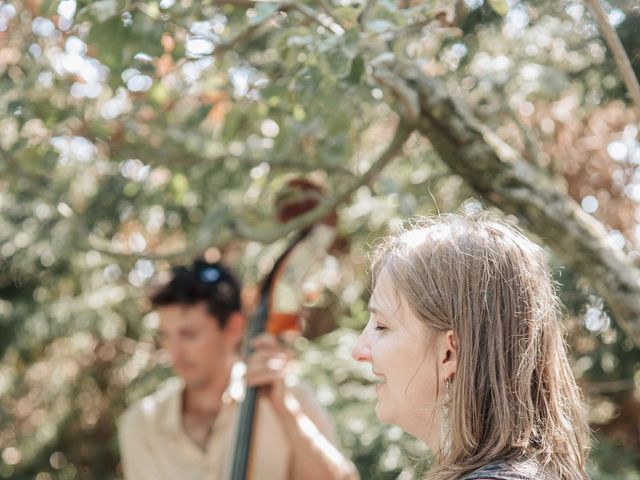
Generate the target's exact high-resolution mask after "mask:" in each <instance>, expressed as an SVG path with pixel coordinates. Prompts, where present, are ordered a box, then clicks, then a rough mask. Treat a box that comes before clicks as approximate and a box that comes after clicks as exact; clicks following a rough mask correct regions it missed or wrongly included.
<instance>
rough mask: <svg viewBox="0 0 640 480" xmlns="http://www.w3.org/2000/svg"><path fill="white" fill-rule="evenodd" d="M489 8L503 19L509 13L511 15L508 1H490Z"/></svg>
mask: <svg viewBox="0 0 640 480" xmlns="http://www.w3.org/2000/svg"><path fill="white" fill-rule="evenodd" d="M489 6H490V7H491V9H492V10H493V11H494V12H496V13H497V14H498V15H500V16H501V17H504V16H505V15H506V14H507V13H509V2H508V0H489Z"/></svg>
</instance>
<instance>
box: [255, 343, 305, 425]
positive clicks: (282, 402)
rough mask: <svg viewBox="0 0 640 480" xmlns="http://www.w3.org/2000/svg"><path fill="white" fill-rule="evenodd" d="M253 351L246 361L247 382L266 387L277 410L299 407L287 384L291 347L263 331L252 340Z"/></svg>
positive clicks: (282, 410) (266, 393)
mask: <svg viewBox="0 0 640 480" xmlns="http://www.w3.org/2000/svg"><path fill="white" fill-rule="evenodd" d="M251 347H252V348H253V352H252V353H251V355H250V356H249V358H248V359H247V361H246V364H247V373H246V382H247V385H248V386H252V387H264V392H265V395H266V396H267V398H268V399H269V400H270V401H271V403H272V404H273V407H274V408H275V410H276V411H277V412H279V413H283V412H284V411H285V410H286V409H289V410H291V408H295V404H296V403H297V402H295V401H292V400H294V399H293V396H292V395H291V393H290V391H289V388H288V386H287V382H286V380H287V377H290V374H291V372H290V370H291V360H292V357H291V351H290V349H289V348H288V347H287V346H286V345H285V344H284V343H283V342H282V341H281V340H279V339H278V337H276V336H274V335H272V334H269V333H263V334H261V335H259V336H257V337H256V338H254V339H253V340H252V342H251Z"/></svg>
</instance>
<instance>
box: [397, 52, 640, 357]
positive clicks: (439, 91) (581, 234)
mask: <svg viewBox="0 0 640 480" xmlns="http://www.w3.org/2000/svg"><path fill="white" fill-rule="evenodd" d="M393 70H394V73H395V74H396V75H398V76H399V77H400V78H402V79H403V80H404V82H405V83H406V84H407V86H408V87H410V88H411V89H412V90H414V91H416V92H417V93H418V97H419V104H420V115H419V119H418V121H417V126H416V128H417V129H418V131H420V132H421V133H422V134H423V135H425V136H426V137H427V138H428V139H429V140H430V141H431V143H432V145H433V147H434V149H435V150H436V151H437V152H438V154H439V156H440V158H441V159H442V160H443V161H444V162H445V163H446V164H447V165H448V166H449V167H450V168H451V170H452V171H453V172H455V173H456V174H458V175H460V176H461V177H462V178H463V179H464V180H465V181H466V182H467V183H468V184H469V185H470V186H471V187H472V188H473V189H474V190H475V191H476V192H477V193H478V194H479V195H481V196H482V198H483V199H485V200H487V201H488V202H490V203H492V204H493V205H495V206H496V207H498V208H499V209H500V210H502V211H504V212H506V213H512V214H514V215H516V216H517V217H518V218H520V219H521V221H522V223H523V226H524V227H525V228H527V229H528V230H530V231H531V232H532V233H535V234H536V235H538V236H539V237H540V238H541V239H542V240H543V241H544V242H545V243H547V244H548V245H549V246H550V247H551V248H553V249H554V251H555V252H556V253H557V254H558V256H559V257H560V258H562V259H563V261H564V262H566V264H567V265H568V266H570V267H571V268H572V269H574V270H575V271H576V272H577V273H579V274H581V275H583V276H584V277H585V278H586V279H588V280H589V282H590V284H591V285H592V286H593V287H594V288H595V290H596V291H597V292H598V293H599V294H600V295H601V296H602V298H603V299H604V300H605V302H606V303H607V306H608V307H609V309H610V311H611V312H612V314H613V317H614V320H615V321H616V322H617V323H618V325H619V326H620V327H621V328H622V330H623V331H624V332H625V333H626V334H627V335H628V336H629V338H631V339H632V340H633V341H634V343H635V344H636V345H638V346H640V270H638V269H637V268H636V267H635V266H634V265H633V262H632V261H631V260H630V258H629V257H628V255H627V254H626V252H625V251H622V250H618V249H616V248H613V247H612V246H611V245H610V244H609V243H608V241H607V230H606V228H605V227H604V225H602V224H601V223H600V222H599V221H597V220H596V219H595V218H593V217H592V216H590V215H589V214H587V213H585V212H584V211H583V210H582V209H581V208H580V206H579V205H578V204H577V203H576V202H575V201H574V200H573V199H572V198H571V197H569V196H568V195H567V193H566V191H564V190H563V189H561V188H559V187H558V186H557V185H556V184H554V183H553V181H552V179H551V177H550V176H549V174H548V173H547V172H545V171H543V170H541V169H540V168H538V167H536V166H534V165H532V164H531V163H529V162H527V161H526V160H525V159H524V158H523V157H522V155H520V154H519V153H518V152H517V151H516V150H514V149H513V148H511V147H510V146H509V145H507V144H506V143H505V142H503V141H502V140H501V139H500V138H499V137H498V136H497V135H496V134H494V133H493V132H491V131H490V130H489V129H488V128H486V127H485V126H484V125H482V124H481V122H480V121H479V120H478V119H477V118H475V117H474V116H473V114H472V113H471V111H470V109H469V107H467V106H466V105H465V104H464V103H463V102H461V101H460V100H459V99H457V98H455V97H453V96H452V95H450V94H449V93H448V91H447V88H446V86H445V84H444V82H443V81H442V80H440V79H438V78H432V77H428V76H426V75H425V74H424V73H423V72H422V71H421V70H420V69H419V67H417V66H415V65H406V64H399V63H396V64H394V66H393Z"/></svg>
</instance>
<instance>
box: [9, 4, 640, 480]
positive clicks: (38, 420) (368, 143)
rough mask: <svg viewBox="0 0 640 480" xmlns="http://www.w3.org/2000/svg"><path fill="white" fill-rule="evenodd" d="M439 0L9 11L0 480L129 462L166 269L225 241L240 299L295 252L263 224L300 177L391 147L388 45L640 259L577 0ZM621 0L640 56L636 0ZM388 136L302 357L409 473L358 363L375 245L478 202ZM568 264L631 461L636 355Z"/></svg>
mask: <svg viewBox="0 0 640 480" xmlns="http://www.w3.org/2000/svg"><path fill="white" fill-rule="evenodd" d="M450 3H451V2H438V1H435V0H431V1H425V2H417V1H404V2H392V1H388V0H377V1H369V2H357V1H350V0H340V1H319V2H310V1H309V2H283V3H277V2H253V1H250V0H228V1H206V2H193V1H191V0H181V1H174V0H162V1H160V2H158V1H155V0H154V1H147V2H140V1H136V2H132V1H128V0H100V1H97V2H85V1H75V0H63V1H60V2H52V1H42V0H25V1H23V2H14V3H9V2H0V45H1V46H0V111H1V112H5V113H4V114H3V115H2V116H0V132H2V133H1V134H0V172H1V177H0V211H1V213H2V214H1V215H0V259H1V260H0V355H1V356H2V364H1V366H0V445H1V446H2V447H0V448H2V450H1V451H0V476H3V477H5V478H9V477H11V478H25V479H26V478H38V479H39V480H45V479H50V478H76V477H77V478H87V479H90V478H100V479H103V478H116V477H117V476H118V474H119V473H118V467H117V463H118V454H117V445H116V440H115V437H114V431H115V430H114V429H115V419H116V418H117V416H118V415H119V413H120V412H121V411H122V409H123V408H124V407H125V405H127V404H129V403H130V402H131V401H132V400H133V399H135V398H139V397H140V396H142V395H143V394H145V393H147V392H149V391H151V390H152V389H153V388H154V387H155V386H156V385H157V383H158V382H159V381H160V380H161V379H162V378H164V377H166V376H167V375H168V374H169V372H168V371H167V369H166V368H165V367H164V366H163V362H162V357H161V355H159V354H158V353H157V352H156V351H155V347H154V339H153V329H154V326H155V324H156V322H157V319H156V317H155V316H154V315H153V314H149V313H147V312H148V305H147V302H146V301H145V294H146V292H147V291H148V288H149V286H150V285H151V282H152V279H153V278H155V275H156V273H157V272H164V271H166V270H167V268H168V265H169V264H170V263H172V262H178V261H188V259H190V258H191V257H193V256H194V255H196V254H205V255H207V256H209V257H212V258H214V257H216V256H219V255H222V256H223V257H224V258H225V259H226V260H227V261H229V262H230V263H233V264H234V265H235V266H236V267H237V269H238V270H239V272H240V273H241V274H242V276H243V277H244V278H245V279H247V286H248V290H251V288H253V287H254V286H255V282H257V281H258V280H259V279H260V278H261V277H262V276H263V275H264V273H265V272H266V271H267V270H268V268H269V266H270V263H271V262H272V261H273V258H274V256H275V255H276V253H277V252H278V251H279V250H280V249H281V248H282V246H283V243H284V239H283V238H282V239H279V240H278V241H276V242H273V243H271V244H264V243H263V242H260V241H259V240H260V238H261V234H263V233H264V232H265V231H273V230H272V229H273V226H274V225H273V224H274V221H273V220H272V219H273V218H274V212H273V208H272V207H271V205H272V204H273V199H274V197H275V196H276V195H277V192H278V191H279V190H280V188H281V187H282V185H283V184H284V183H285V181H286V179H287V178H289V177H290V176H291V175H293V174H296V175H307V176H310V177H312V178H314V179H316V180H318V181H320V182H321V183H323V184H324V185H326V187H327V191H328V192H339V191H341V190H342V189H344V188H345V185H351V184H354V185H356V186H358V185H359V184H358V182H359V179H361V178H362V176H363V175H364V174H365V173H366V172H367V170H368V169H369V168H370V167H371V165H373V164H374V160H375V159H376V157H377V155H378V154H379V153H380V152H381V151H382V150H383V148H384V147H385V146H386V145H387V144H388V142H389V141H390V140H391V137H392V132H393V126H394V124H395V122H396V118H397V114H398V113H402V102H401V101H400V100H399V99H398V97H397V96H396V95H395V93H394V92H393V90H392V89H390V88H387V87H388V86H387V85H384V84H383V83H381V82H380V79H379V78H376V77H375V76H374V72H373V67H374V66H375V65H376V64H377V62H380V61H381V60H384V59H385V58H386V57H388V56H389V55H391V54H393V55H396V56H397V57H400V58H405V59H407V60H410V61H412V62H416V63H417V64H419V65H420V66H421V68H422V69H423V71H425V72H426V73H428V74H429V75H433V76H440V77H442V78H444V79H446V81H447V82H448V84H449V87H450V90H451V91H452V92H455V95H456V96H457V97H459V99H460V100H461V101H464V102H466V103H467V104H468V105H469V106H471V107H472V108H473V110H474V112H475V113H476V114H477V115H478V116H479V117H480V118H481V119H482V121H483V122H485V123H486V125H488V126H490V127H491V128H492V129H493V130H494V131H495V132H496V133H497V134H498V135H500V137H501V138H503V139H504V140H506V141H507V142H509V143H510V144H511V145H513V146H514V147H515V148H517V149H519V150H520V151H521V152H523V154H524V156H525V157H526V158H527V159H528V160H529V161H530V162H531V163H534V164H536V165H539V166H540V167H542V168H544V169H545V170H546V171H547V172H548V173H549V174H550V175H553V176H554V179H555V181H556V182H557V183H558V184H561V185H565V186H566V191H567V194H568V195H570V196H571V197H573V198H574V199H576V200H577V201H578V202H579V203H581V204H582V206H583V209H584V210H585V211H586V212H588V213H590V214H593V216H594V218H595V219H597V220H599V221H600V222H602V223H604V224H605V225H606V226H607V228H608V230H609V232H610V235H609V239H608V241H610V242H611V243H612V244H613V245H618V246H619V248H620V249H622V248H623V247H626V248H628V249H629V250H631V252H632V255H635V258H638V251H637V250H638V243H639V241H640V235H638V232H639V231H640V230H638V227H637V219H638V218H640V217H639V216H638V202H639V201H640V173H639V172H640V170H638V164H640V148H639V147H638V127H637V125H638V124H637V121H638V117H637V115H634V113H633V111H632V109H631V108H629V107H628V106H627V105H626V104H625V103H624V102H625V96H624V89H623V85H622V82H621V80H620V76H619V75H618V74H617V73H616V72H615V67H614V64H613V62H612V60H611V59H610V58H609V57H608V55H607V53H606V47H605V45H604V43H603V42H602V40H601V39H600V38H599V36H598V33H597V30H596V29H595V27H594V24H593V22H592V20H591V18H590V16H589V15H588V12H586V10H585V7H584V5H582V3H580V2H577V1H569V0H564V1H562V2H549V1H542V0H541V1H532V2H527V3H524V2H519V1H513V2H509V3H507V2H502V1H490V2H487V4H483V2H482V1H473V0H468V1H465V2H460V1H459V2H457V4H456V8H455V11H453V10H452V9H451V8H450V5H449V4H450ZM608 7H609V15H610V19H611V21H612V23H613V24H615V25H617V26H618V27H619V32H620V35H621V38H622V40H623V43H624V44H625V46H626V47H627V50H628V52H629V55H630V57H631V59H632V61H633V62H634V63H633V65H634V67H635V69H636V72H638V71H640V62H639V60H638V59H640V49H639V48H640V47H639V45H638V42H637V39H636V36H634V35H633V32H635V31H637V28H638V18H639V14H638V11H637V8H634V4H633V2H631V1H622V0H620V1H618V2H616V3H615V4H614V3H612V4H611V5H608ZM444 134H446V132H443V135H444ZM397 153H398V155H397V156H398V158H397V159H396V160H395V161H394V162H393V163H392V164H391V165H390V166H388V167H387V168H386V169H384V170H383V171H382V173H381V174H379V175H378V176H377V178H376V179H375V181H373V182H370V183H369V184H362V185H359V188H356V189H355V192H354V193H353V194H352V195H350V196H348V198H346V199H343V201H342V202H341V205H340V208H339V214H340V224H339V229H340V235H341V241H340V242H339V243H338V244H337V245H336V248H335V251H333V252H332V254H333V256H332V257H330V259H329V261H327V263H326V264H325V265H324V266H322V268H321V275H319V276H318V277H317V278H318V281H317V285H315V286H313V288H315V289H319V290H321V291H322V292H323V293H322V295H320V296H312V295H309V298H308V303H309V305H308V306H309V308H310V316H311V320H310V322H311V321H313V319H314V318H318V317H320V316H321V313H322V312H325V313H327V312H328V313H329V314H330V315H329V317H330V318H332V319H335V322H336V323H337V324H338V325H340V326H341V327H342V329H339V330H336V331H335V332H333V333H331V334H329V335H326V336H324V337H321V338H320V339H318V340H315V341H313V342H312V343H310V344H307V345H305V348H301V353H300V355H301V368H302V373H303V374H304V375H305V376H306V377H307V378H308V380H309V381H310V382H311V383H313V384H314V385H316V388H317V390H318V395H319V398H320V399H321V400H323V401H324V402H325V403H326V404H327V406H328V407H329V408H330V409H331V410H332V412H333V413H334V414H335V417H336V419H337V423H338V426H339V429H340V432H341V435H342V439H343V443H344V447H345V449H346V450H347V451H349V452H351V453H352V455H353V457H354V459H355V461H356V462H357V464H358V467H359V468H360V470H361V472H362V476H363V478H372V479H373V478H394V477H396V476H397V475H398V474H400V475H401V478H410V477H411V475H413V474H412V473H410V472H411V471H413V470H414V468H413V467H414V465H415V464H418V463H423V462H422V461H421V460H422V459H423V458H426V453H425V452H424V451H422V450H421V449H420V446H419V445H417V444H416V443H415V441H414V440H412V439H410V438H408V437H406V436H403V435H401V434H400V433H399V431H398V430H397V429H396V428H393V427H385V426H381V425H379V424H378V422H377V421H376V420H375V418H374V416H373V413H372V408H371V405H372V404H371V401H372V399H371V390H370V389H369V388H367V385H368V383H367V380H366V373H363V371H362V369H361V368H360V367H358V366H357V365H355V364H354V362H352V361H351V360H350V359H349V355H348V351H349V345H351V344H352V343H353V339H354V331H355V330H357V329H359V328H360V327H361V326H362V324H363V322H364V321H365V317H366V313H365V310H364V301H365V300H366V296H367V289H366V281H365V280H364V279H365V278H366V273H365V270H366V250H367V245H368V243H371V242H372V241H374V240H375V239H376V238H378V237H379V236H380V235H382V234H383V233H384V232H386V231H388V230H389V229H393V228H394V227H395V226H397V225H398V223H399V222H400V221H401V219H404V218H407V217H408V216H411V215H417V214H432V213H434V212H436V211H438V210H440V211H455V210H456V209H458V208H459V207H460V205H461V204H462V203H463V202H464V200H466V199H467V198H469V197H470V196H472V192H471V191H470V190H469V189H468V188H467V187H466V186H465V185H464V184H463V183H462V181H461V179H460V178H459V177H457V176H455V175H452V174H451V173H450V172H449V171H448V169H447V168H446V166H444V165H443V164H442V163H441V162H440V161H439V159H438V158H437V156H436V155H435V153H434V152H433V150H432V149H431V146H430V144H429V142H427V141H426V140H425V139H424V138H421V137H419V136H417V135H415V134H413V135H412V136H411V137H410V138H409V140H408V142H407V143H406V145H405V147H404V149H403V150H402V151H401V152H397ZM481 201H482V199H481ZM241 225H244V226H250V228H248V229H247V228H245V229H241V228H239V226H241ZM540 240H541V241H544V239H540ZM556 272H557V277H558V280H559V283H560V284H561V285H562V291H561V293H562V297H563V300H564V301H565V304H566V305H567V313H568V315H567V317H568V318H567V331H568V338H569V340H570V343H571V345H572V348H573V353H574V357H575V358H574V360H575V371H576V375H577V376H578V377H579V379H580V382H581V383H582V385H583V386H584V389H585V392H586V394H587V395H588V400H589V404H590V415H591V418H592V420H593V424H594V426H595V427H597V431H598V432H599V433H597V435H598V438H602V440H601V443H600V444H599V446H597V447H596V449H595V451H594V456H593V458H594V466H593V469H592V471H593V478H601V479H607V478H628V479H632V478H638V475H639V474H638V471H639V469H640V459H639V458H638V456H637V454H636V453H634V450H633V449H634V448H635V449H636V451H637V448H638V446H640V441H639V440H638V438H639V437H638V432H637V427H634V425H637V424H638V421H639V419H640V402H639V400H638V395H639V393H638V392H640V377H639V376H638V373H637V372H638V366H639V365H640V353H639V350H638V347H637V346H634V345H633V343H632V342H630V341H629V340H628V339H626V338H625V337H624V335H623V334H622V333H621V331H620V330H619V329H618V328H617V327H616V325H615V324H614V323H612V322H611V320H610V319H609V317H608V316H607V314H606V308H603V306H602V305H601V302H599V300H598V299H597V297H595V296H594V292H593V290H592V289H591V288H590V286H589V285H585V284H584V281H582V280H581V279H580V277H579V276H578V275H577V272H571V271H569V270H567V269H566V268H563V267H562V266H561V265H558V266H557V268H556ZM325 316H326V315H325ZM356 400H357V401H358V402H359V404H358V405H360V404H362V403H364V404H365V406H364V407H361V406H356V404H355V403H354V401H356ZM624 447H626V450H625V449H624ZM621 451H623V452H625V453H624V454H621V453H620V452H621ZM415 470H416V472H417V471H419V469H415ZM400 472H402V473H400ZM415 475H417V474H415Z"/></svg>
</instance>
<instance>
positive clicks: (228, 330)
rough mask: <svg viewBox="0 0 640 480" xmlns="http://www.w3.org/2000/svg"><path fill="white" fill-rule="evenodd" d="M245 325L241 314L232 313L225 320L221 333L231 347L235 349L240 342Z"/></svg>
mask: <svg viewBox="0 0 640 480" xmlns="http://www.w3.org/2000/svg"><path fill="white" fill-rule="evenodd" d="M246 323H247V321H246V320H245V318H244V315H242V313H241V312H233V313H232V314H231V315H229V318H227V322H226V323H225V325H224V329H223V331H224V334H225V336H226V337H227V338H228V339H229V341H230V343H231V345H232V346H233V347H236V346H237V345H239V344H240V342H241V341H242V337H243V335H244V330H245V326H246Z"/></svg>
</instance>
